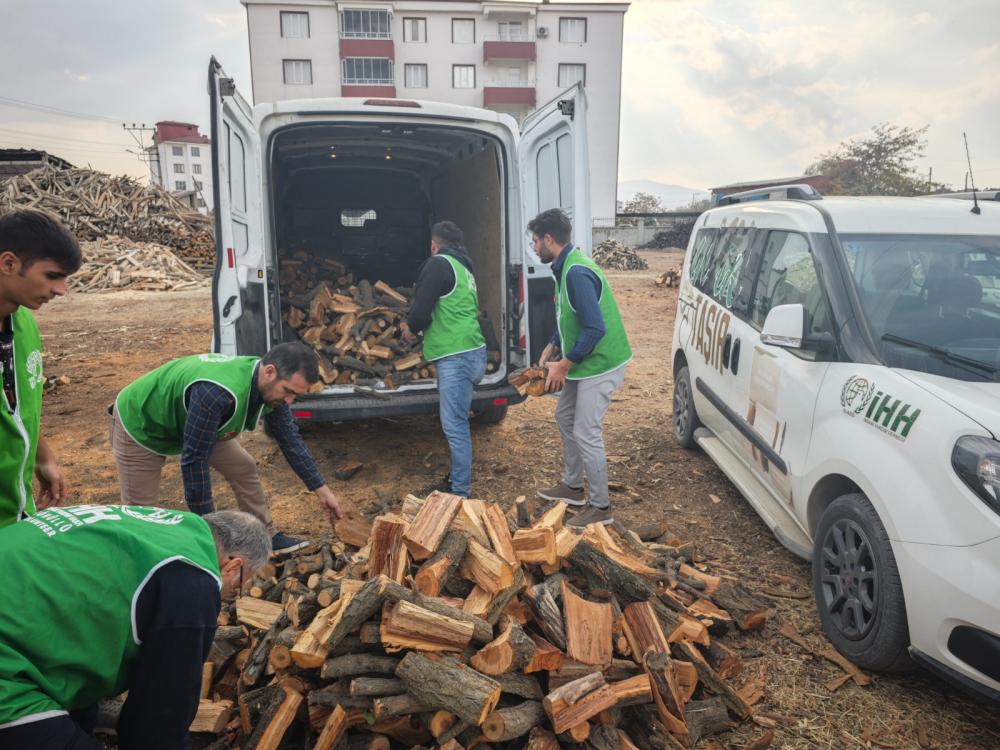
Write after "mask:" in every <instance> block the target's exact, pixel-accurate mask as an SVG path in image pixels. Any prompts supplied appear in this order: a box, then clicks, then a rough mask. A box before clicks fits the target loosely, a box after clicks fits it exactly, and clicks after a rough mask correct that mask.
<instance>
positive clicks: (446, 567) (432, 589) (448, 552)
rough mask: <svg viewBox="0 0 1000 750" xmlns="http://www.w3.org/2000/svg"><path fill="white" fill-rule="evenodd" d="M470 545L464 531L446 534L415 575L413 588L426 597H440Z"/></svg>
mask: <svg viewBox="0 0 1000 750" xmlns="http://www.w3.org/2000/svg"><path fill="white" fill-rule="evenodd" d="M468 544H469V537H468V535H467V534H466V533H465V532H464V531H449V532H448V533H447V534H445V536H444V539H443V540H442V541H441V544H440V546H439V547H438V549H437V551H436V552H435V553H434V554H433V555H431V556H430V557H429V558H427V560H426V561H424V563H423V564H422V565H421V566H420V568H419V569H418V570H417V572H416V574H414V576H413V587H414V588H415V589H416V590H417V591H419V592H420V593H421V594H423V595H424V596H438V595H439V594H440V593H441V589H442V588H443V586H444V584H445V583H447V581H448V579H449V578H450V577H451V575H452V573H454V572H455V570H456V569H457V568H458V565H459V563H461V562H462V559H463V558H464V557H465V551H466V548H467V547H468ZM399 582H400V583H401V582H402V581H399Z"/></svg>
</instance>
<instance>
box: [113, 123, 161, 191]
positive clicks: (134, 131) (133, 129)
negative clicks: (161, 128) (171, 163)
mask: <svg viewBox="0 0 1000 750" xmlns="http://www.w3.org/2000/svg"><path fill="white" fill-rule="evenodd" d="M122 130H124V131H125V132H126V133H128V134H129V135H130V136H132V140H133V141H135V143H136V145H137V146H138V147H139V150H138V151H137V152H136V151H133V152H131V153H133V154H135V155H136V157H137V158H138V159H139V161H141V162H143V163H145V164H147V165H149V168H150V175H149V181H150V182H153V181H154V180H153V171H154V170H153V165H154V164H155V165H156V169H155V172H156V174H157V175H159V174H160V152H159V149H154V150H153V152H152V155H151V154H150V152H149V151H148V150H147V148H146V135H145V134H146V133H153V132H155V131H156V128H153V127H148V126H147V125H146V123H144V122H143V123H139V124H138V125H137V124H135V123H134V122H133V123H132V124H131V125H127V124H125V123H124V122H123V123H122ZM153 145H156V144H155V143H154V144H153ZM162 180H163V177H162V175H160V181H161V182H162Z"/></svg>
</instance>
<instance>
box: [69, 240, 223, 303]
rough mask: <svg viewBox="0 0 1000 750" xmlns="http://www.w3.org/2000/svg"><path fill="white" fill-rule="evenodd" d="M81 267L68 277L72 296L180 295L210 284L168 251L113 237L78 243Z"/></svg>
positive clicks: (154, 244)
mask: <svg viewBox="0 0 1000 750" xmlns="http://www.w3.org/2000/svg"><path fill="white" fill-rule="evenodd" d="M80 247H81V249H82V250H83V259H84V261H83V265H82V266H81V267H80V270H79V271H77V272H76V273H75V274H73V275H72V276H70V277H69V289H70V291H73V292H108V291H115V290H118V289H136V290H149V291H172V292H176V291H180V290H183V289H196V288H198V287H202V286H205V285H207V284H208V283H209V279H207V278H206V277H205V275H204V274H202V273H199V272H198V271H196V270H194V269H193V268H191V266H189V265H188V264H187V263H185V262H184V261H182V260H181V259H180V258H178V257H177V256H176V255H175V254H174V253H173V252H172V251H171V249H170V248H169V247H164V246H163V245H157V244H156V243H154V242H132V241H130V240H127V239H123V238H122V237H116V236H114V235H111V236H108V237H104V238H102V239H97V240H92V241H88V242H81V243H80Z"/></svg>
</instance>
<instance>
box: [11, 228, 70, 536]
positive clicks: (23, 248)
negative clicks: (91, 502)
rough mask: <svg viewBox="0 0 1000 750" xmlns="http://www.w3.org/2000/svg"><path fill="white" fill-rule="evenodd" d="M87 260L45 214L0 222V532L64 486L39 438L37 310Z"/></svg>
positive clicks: (59, 494) (55, 497) (59, 495)
mask: <svg viewBox="0 0 1000 750" xmlns="http://www.w3.org/2000/svg"><path fill="white" fill-rule="evenodd" d="M82 261H83V257H82V255H81V253H80V246H79V245H78V244H77V242H76V239H75V238H74V237H73V235H72V234H70V233H69V231H67V230H66V228H65V227H63V225H62V224H60V223H59V222H58V221H56V220H55V219H53V218H52V217H50V216H49V215H48V214H44V213H42V212H41V211H15V212H13V213H10V214H7V215H6V216H4V217H3V218H0V377H2V380H3V393H4V401H3V404H2V406H0V527H4V526H8V525H10V524H12V523H16V522H17V521H19V520H20V519H21V518H22V517H23V516H24V515H30V514H31V513H34V512H35V509H36V498H35V497H34V494H33V492H32V477H34V478H36V479H38V483H39V487H40V489H41V492H40V494H39V496H38V498H37V503H38V507H40V508H44V507H46V506H47V505H50V504H52V503H58V502H60V501H61V500H62V499H63V496H64V494H65V484H66V483H65V479H64V477H63V474H62V472H61V471H60V470H59V465H58V463H57V462H56V457H55V454H54V453H53V452H52V449H51V448H50V447H49V446H48V444H47V443H46V442H45V439H44V438H42V436H41V434H40V429H39V428H40V423H41V416H42V390H43V387H44V385H45V377H44V376H43V375H42V339H41V336H40V335H39V333H38V325H37V324H36V323H35V318H34V316H32V314H31V311H32V310H37V309H38V308H40V307H41V306H42V305H44V304H45V303H46V302H49V301H51V300H53V299H55V298H56V297H61V296H62V295H64V294H66V279H67V278H68V277H69V276H70V275H71V274H73V273H75V272H76V271H77V270H78V269H79V268H80V264H81V263H82Z"/></svg>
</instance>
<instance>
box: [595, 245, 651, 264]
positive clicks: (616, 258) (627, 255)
mask: <svg viewBox="0 0 1000 750" xmlns="http://www.w3.org/2000/svg"><path fill="white" fill-rule="evenodd" d="M594 262H595V263H596V264H597V265H599V266H600V267H601V268H606V269H611V270H615V271H645V270H646V269H647V268H649V264H648V263H646V261H644V260H643V259H642V258H641V257H640V256H639V253H637V252H636V251H635V250H633V249H632V248H630V247H626V246H625V245H623V244H622V243H621V242H619V241H618V240H615V239H608V240H604V242H602V243H601V244H600V245H598V246H597V247H595V248H594Z"/></svg>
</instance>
